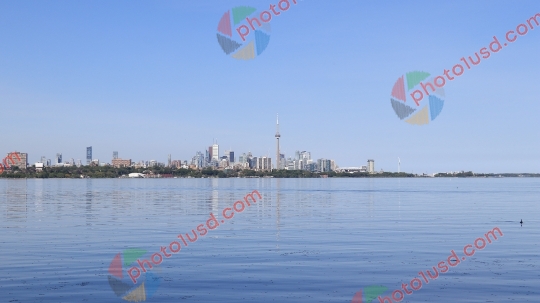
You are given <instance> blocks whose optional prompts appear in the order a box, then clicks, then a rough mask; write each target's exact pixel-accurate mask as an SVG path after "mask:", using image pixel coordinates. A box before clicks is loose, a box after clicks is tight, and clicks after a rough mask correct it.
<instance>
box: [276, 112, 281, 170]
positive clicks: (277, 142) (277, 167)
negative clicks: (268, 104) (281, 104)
mask: <svg viewBox="0 0 540 303" xmlns="http://www.w3.org/2000/svg"><path fill="white" fill-rule="evenodd" d="M279 137H281V135H280V134H279V114H276V144H277V145H276V169H279V168H280V165H279V162H280V160H281V159H280V155H279Z"/></svg>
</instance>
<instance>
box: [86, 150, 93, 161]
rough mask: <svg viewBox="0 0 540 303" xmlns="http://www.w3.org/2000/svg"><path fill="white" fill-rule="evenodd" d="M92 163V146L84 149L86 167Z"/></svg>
mask: <svg viewBox="0 0 540 303" xmlns="http://www.w3.org/2000/svg"><path fill="white" fill-rule="evenodd" d="M91 162H92V146H90V147H87V148H86V165H90V163H91Z"/></svg>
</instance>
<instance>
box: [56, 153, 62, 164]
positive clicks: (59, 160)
mask: <svg viewBox="0 0 540 303" xmlns="http://www.w3.org/2000/svg"><path fill="white" fill-rule="evenodd" d="M60 163H62V154H61V153H57V154H56V164H60Z"/></svg>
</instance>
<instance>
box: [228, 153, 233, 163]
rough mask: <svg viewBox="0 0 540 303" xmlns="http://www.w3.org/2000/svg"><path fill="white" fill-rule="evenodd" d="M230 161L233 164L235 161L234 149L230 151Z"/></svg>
mask: <svg viewBox="0 0 540 303" xmlns="http://www.w3.org/2000/svg"><path fill="white" fill-rule="evenodd" d="M229 162H230V163H231V164H232V163H234V151H232V150H230V151H229Z"/></svg>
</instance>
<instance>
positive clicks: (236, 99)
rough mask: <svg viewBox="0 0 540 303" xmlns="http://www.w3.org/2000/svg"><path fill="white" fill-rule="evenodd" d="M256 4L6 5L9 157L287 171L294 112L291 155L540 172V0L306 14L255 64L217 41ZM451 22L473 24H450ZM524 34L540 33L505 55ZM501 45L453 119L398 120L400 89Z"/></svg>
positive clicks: (388, 166)
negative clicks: (231, 20) (268, 163)
mask: <svg viewBox="0 0 540 303" xmlns="http://www.w3.org/2000/svg"><path fill="white" fill-rule="evenodd" d="M240 4H241V2H240V3H239V2H238V1H232V0H225V1H222V2H189V3H187V2H186V3H178V2H174V1H167V0H164V1H158V3H145V2H140V3H134V4H133V3H128V2H123V1H122V0H121V1H119V2H111V3H102V4H99V5H93V4H89V3H79V2H73V3H61V2H52V3H47V4H45V3H40V2H9V1H4V2H2V3H0V10H1V11H3V12H5V16H4V18H2V19H1V20H0V39H2V41H3V44H2V45H3V46H2V50H1V52H0V65H1V66H2V71H1V72H0V102H1V104H2V105H4V106H3V107H2V109H3V119H1V120H0V129H2V130H3V131H2V133H1V135H0V138H1V140H0V141H1V142H2V144H1V146H0V154H4V155H5V154H7V153H9V152H12V151H15V150H16V151H21V152H25V153H28V155H29V157H30V158H29V161H30V162H32V163H33V162H36V161H38V160H40V157H41V156H46V157H47V159H54V157H55V155H56V153H62V155H63V158H64V159H71V158H74V159H75V160H77V159H80V160H81V161H82V162H83V163H85V162H86V161H85V160H86V155H85V151H84V148H86V147H89V146H92V148H93V150H92V153H93V155H92V156H93V158H97V159H106V160H107V161H110V158H111V155H112V152H113V151H118V152H119V154H120V156H128V155H129V157H130V158H132V159H155V160H156V161H159V162H164V163H166V162H167V157H168V155H169V154H171V156H172V158H173V159H191V157H193V155H194V152H196V151H202V152H203V153H204V150H203V148H207V147H208V145H209V143H211V142H212V141H211V140H212V138H217V139H218V140H219V142H220V145H221V147H222V148H233V149H234V150H235V151H236V152H239V151H251V152H252V153H253V154H254V155H268V156H269V157H271V158H274V160H278V159H279V157H277V155H276V154H277V151H276V149H277V148H276V139H275V137H274V136H275V132H276V126H275V125H274V121H275V119H276V113H279V118H280V120H281V121H279V122H280V125H279V127H280V128H281V129H280V131H282V132H283V133H282V134H281V135H282V137H281V138H280V139H279V145H280V153H284V154H286V155H287V156H288V155H292V154H294V152H295V151H296V150H297V149H301V150H307V151H311V152H312V153H313V156H314V158H319V157H326V158H332V159H334V160H335V161H336V163H338V164H339V165H340V166H359V165H365V161H366V159H375V160H376V161H377V168H382V169H384V170H388V171H396V170H397V169H398V165H397V158H398V157H399V158H400V159H401V170H402V171H408V172H410V171H414V172H426V173H431V172H442V171H456V170H465V171H468V170H472V171H478V172H531V173H538V172H540V156H539V154H538V150H539V149H540V146H539V144H540V143H539V142H540V134H539V133H538V132H536V131H535V130H536V128H537V116H536V115H537V113H538V112H539V110H540V103H539V102H538V92H537V89H536V87H537V84H536V82H537V80H536V79H538V78H539V77H540V69H539V68H538V67H539V62H538V60H536V57H537V49H538V47H540V39H538V35H540V28H538V27H536V28H534V29H530V27H529V26H528V21H529V20H531V19H530V18H531V17H533V16H535V14H537V13H538V12H539V11H540V5H539V4H538V2H537V1H533V0H524V1H520V2H519V3H513V2H509V1H507V2H504V1H502V2H497V5H485V4H484V3H480V2H478V3H470V2H467V1H463V0H458V1H453V2H448V3H446V2H445V3H434V2H428V1H419V0H418V1H414V0H413V1H411V2H407V3H400V2H370V3H364V2H358V1H352V0H345V1H341V2H339V3H334V2H324V1H298V4H297V5H295V6H294V7H292V8H291V9H290V10H288V11H287V13H286V14H281V15H280V16H279V18H275V19H272V21H271V22H270V23H271V27H272V34H271V38H270V42H269V44H268V46H267V47H266V49H265V50H264V53H262V54H260V56H257V57H256V58H254V59H253V60H249V61H243V60H235V59H233V58H230V57H228V56H226V55H224V53H223V49H222V48H221V47H220V45H219V43H218V42H217V41H216V31H217V28H218V23H219V20H220V18H221V17H222V16H223V14H224V12H226V11H227V10H229V9H230V8H232V7H235V6H238V5H240ZM250 5H251V6H253V7H254V8H256V9H263V8H267V7H268V1H265V0H253V1H251V2H250ZM126 7H129V10H127V11H126V9H125V8H126ZM420 7H421V8H422V9H417V8H420ZM463 7H466V8H467V9H463ZM336 9H338V10H339V11H340V14H334V13H330V12H333V11H335V10H336ZM44 12H46V13H44ZM119 16H121V17H119ZM141 16H143V18H141ZM448 16H459V19H460V22H441V20H447V19H448ZM419 20H421V21H419ZM535 20H536V19H532V21H530V24H531V25H535V26H536V23H535ZM538 20H540V19H538ZM300 24H302V25H303V26H299V25H300ZM520 24H525V26H527V27H528V28H529V29H528V32H527V34H526V35H517V36H516V37H517V40H516V42H514V43H510V44H508V46H504V43H506V42H505V40H504V39H505V34H506V33H507V32H508V31H509V30H514V31H516V30H517V29H516V28H517V26H519V25H520ZM520 30H521V31H523V30H524V27H521V28H520ZM59 31H60V32H62V35H59V34H58V32H59ZM338 33H339V34H338ZM494 36H496V37H499V38H500V39H499V41H501V43H502V45H503V49H502V50H501V51H500V52H497V53H496V54H495V53H492V55H491V56H490V57H489V58H482V61H481V64H479V65H477V66H474V67H472V66H471V69H467V67H466V66H465V65H463V67H464V68H465V69H466V72H464V74H463V75H462V76H460V78H459V80H455V81H448V82H446V83H445V85H444V90H445V98H444V107H443V109H442V111H441V112H440V114H439V115H438V116H437V119H435V120H433V121H431V122H430V123H429V124H428V125H422V126H419V125H409V124H407V123H405V122H403V121H401V120H400V119H399V118H398V117H397V116H396V113H395V112H394V109H393V108H392V105H391V102H390V97H391V93H392V89H393V87H394V85H395V83H396V80H397V79H398V78H399V77H400V76H402V75H405V74H406V73H408V72H413V71H421V72H426V73H430V74H432V75H434V76H436V75H443V74H444V69H448V68H450V69H452V67H453V66H454V65H455V64H456V63H459V62H463V60H460V58H462V57H465V59H467V60H465V62H469V61H470V60H468V56H473V58H474V54H475V52H479V50H480V49H481V48H483V47H488V48H489V45H490V43H491V42H492V41H494V38H493V37H494ZM510 37H513V36H510ZM469 64H470V63H469ZM206 67H210V68H206ZM456 71H458V70H456ZM409 103H411V102H410V101H407V103H406V105H407V106H409V105H413V104H414V102H412V103H411V104H409ZM414 106H416V105H414ZM270 121H272V122H270ZM276 158H278V159H276Z"/></svg>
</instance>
